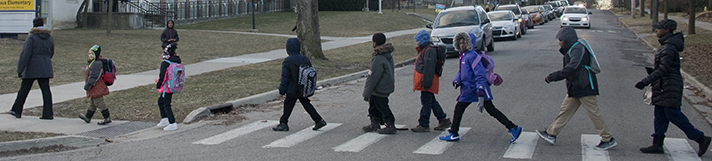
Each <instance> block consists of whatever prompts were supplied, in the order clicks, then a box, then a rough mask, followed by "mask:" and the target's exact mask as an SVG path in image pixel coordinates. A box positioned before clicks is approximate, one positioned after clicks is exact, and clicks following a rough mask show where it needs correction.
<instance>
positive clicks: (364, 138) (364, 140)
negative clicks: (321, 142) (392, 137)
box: [334, 132, 388, 152]
mask: <svg viewBox="0 0 712 161" xmlns="http://www.w3.org/2000/svg"><path fill="white" fill-rule="evenodd" d="M386 136H388V135H385V134H378V133H375V132H368V133H365V134H361V135H360V136H358V137H356V138H354V139H351V140H349V141H348V142H346V143H344V144H341V145H339V146H336V147H334V151H337V152H360V151H361V150H363V149H365V148H366V147H368V146H369V145H371V144H373V143H376V142H377V141H378V140H381V139H382V138H383V137H386Z"/></svg>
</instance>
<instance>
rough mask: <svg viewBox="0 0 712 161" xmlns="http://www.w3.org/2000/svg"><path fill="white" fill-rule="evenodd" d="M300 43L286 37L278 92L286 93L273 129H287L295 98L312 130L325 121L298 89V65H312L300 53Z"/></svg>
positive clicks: (319, 126) (324, 124)
mask: <svg viewBox="0 0 712 161" xmlns="http://www.w3.org/2000/svg"><path fill="white" fill-rule="evenodd" d="M300 50H301V45H300V43H299V39H297V38H289V39H287V54H288V55H289V56H287V58H285V59H284V61H283V62H282V76H281V77H282V78H281V83H279V94H280V95H286V98H285V99H284V113H283V114H282V117H281V118H280V119H279V125H277V127H274V128H272V130H274V131H289V126H288V125H287V123H288V122H289V116H290V115H292V110H293V109H294V104H296V103H297V100H299V102H300V103H301V104H302V106H303V107H304V110H306V111H307V113H309V116H311V118H312V120H313V121H314V128H312V130H319V129H320V128H322V127H324V126H326V121H324V119H323V118H321V116H320V115H319V113H317V112H316V109H315V108H314V105H312V104H311V101H310V100H309V97H308V96H307V97H304V96H303V95H302V94H301V93H302V92H301V91H300V88H299V87H298V86H299V75H300V69H299V68H300V66H301V65H307V66H309V67H311V66H312V64H311V61H309V58H307V57H306V56H304V55H302V54H301V53H300Z"/></svg>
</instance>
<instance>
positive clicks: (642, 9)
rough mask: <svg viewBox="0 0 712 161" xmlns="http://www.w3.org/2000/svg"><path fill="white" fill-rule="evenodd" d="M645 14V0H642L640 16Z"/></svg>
mask: <svg viewBox="0 0 712 161" xmlns="http://www.w3.org/2000/svg"><path fill="white" fill-rule="evenodd" d="M643 16H645V0H640V17H643Z"/></svg>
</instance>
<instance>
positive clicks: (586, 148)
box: [581, 134, 611, 161]
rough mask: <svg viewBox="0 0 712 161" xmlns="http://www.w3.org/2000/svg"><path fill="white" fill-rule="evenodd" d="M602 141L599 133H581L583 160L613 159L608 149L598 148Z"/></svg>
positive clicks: (604, 160)
mask: <svg viewBox="0 0 712 161" xmlns="http://www.w3.org/2000/svg"><path fill="white" fill-rule="evenodd" d="M599 142H601V137H600V136H598V135H591V134H582V135H581V160H583V161H607V160H611V159H610V158H609V157H608V151H606V150H596V149H593V147H596V145H598V143H599Z"/></svg>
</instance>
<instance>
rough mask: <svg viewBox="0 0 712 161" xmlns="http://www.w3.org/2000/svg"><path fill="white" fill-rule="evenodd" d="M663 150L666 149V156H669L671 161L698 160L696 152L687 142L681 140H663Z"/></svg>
mask: <svg viewBox="0 0 712 161" xmlns="http://www.w3.org/2000/svg"><path fill="white" fill-rule="evenodd" d="M664 145H665V148H667V150H668V152H667V154H670V156H671V158H672V160H677V161H683V160H684V161H695V160H700V157H697V152H695V150H694V149H692V147H690V144H689V143H687V140H685V139H681V138H665V143H664Z"/></svg>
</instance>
